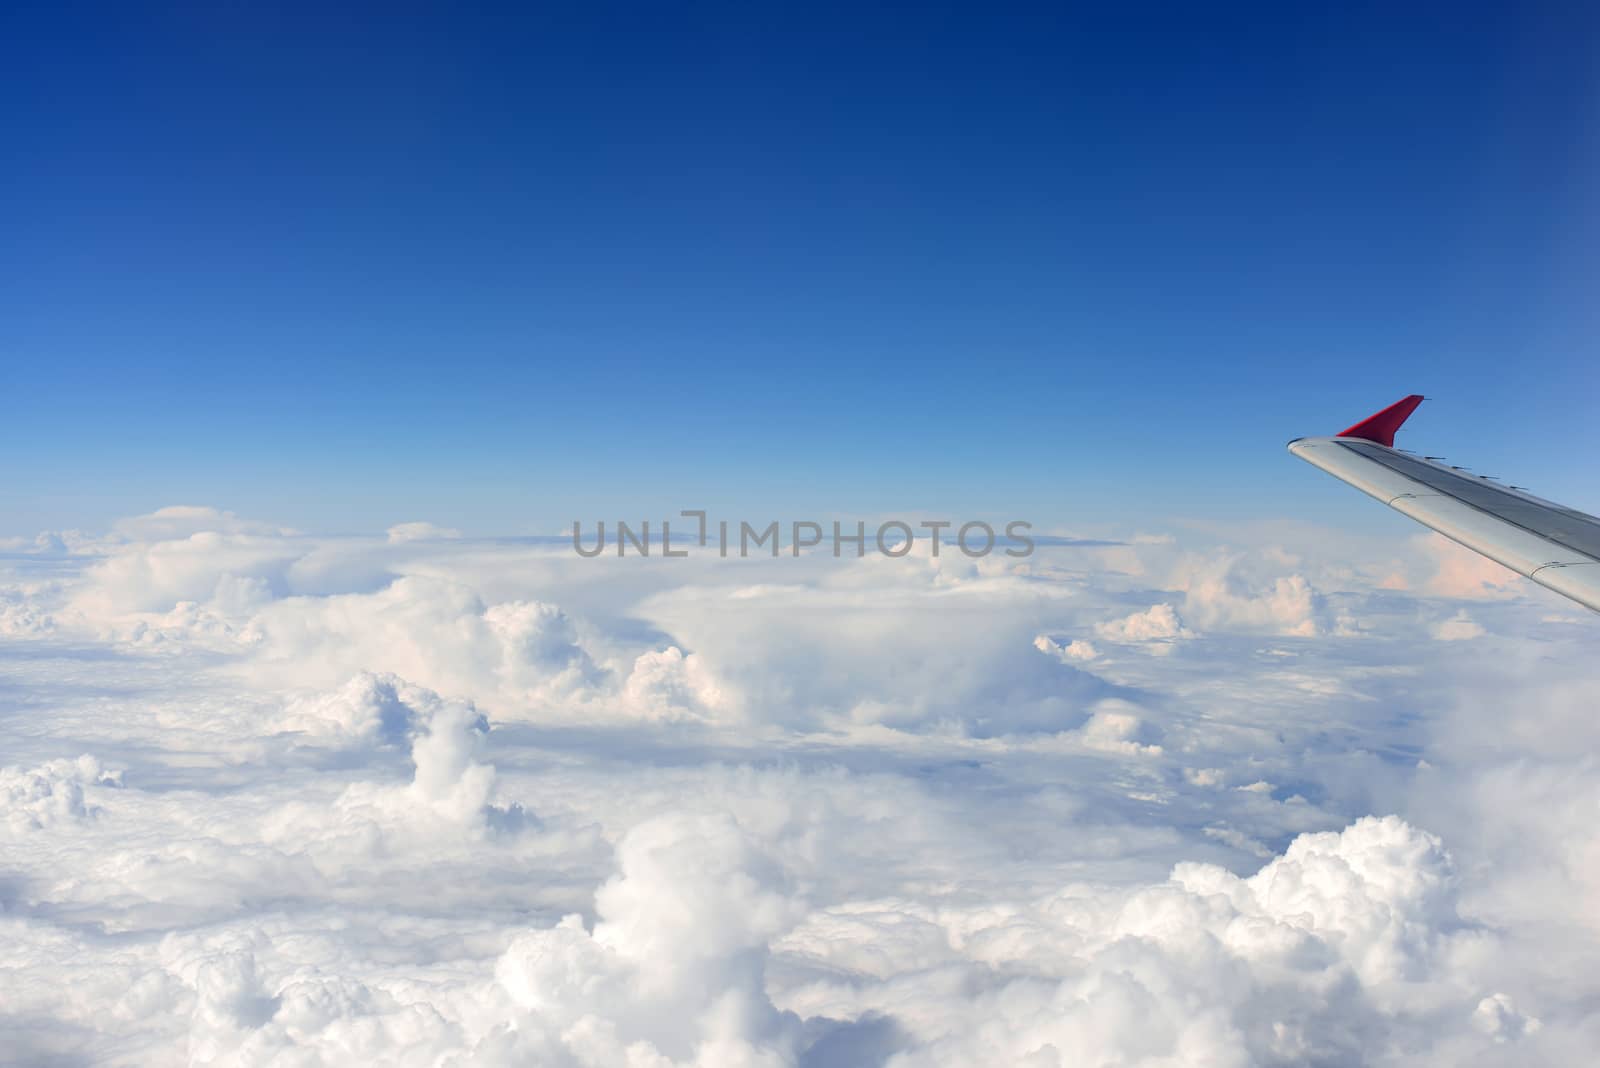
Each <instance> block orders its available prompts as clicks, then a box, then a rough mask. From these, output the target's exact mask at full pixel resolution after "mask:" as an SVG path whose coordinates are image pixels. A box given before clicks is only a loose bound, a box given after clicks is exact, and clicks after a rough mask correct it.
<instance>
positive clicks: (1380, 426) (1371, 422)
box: [1338, 393, 1423, 449]
mask: <svg viewBox="0 0 1600 1068" xmlns="http://www.w3.org/2000/svg"><path fill="white" fill-rule="evenodd" d="M1422 401H1423V397H1422V394H1420V393H1413V394H1411V395H1410V396H1408V397H1403V398H1401V399H1400V400H1397V401H1395V402H1394V403H1393V404H1391V405H1389V407H1387V408H1385V409H1384V410H1383V411H1381V412H1376V413H1374V414H1372V415H1369V416H1367V417H1366V418H1365V419H1363V420H1361V422H1359V423H1357V424H1356V425H1355V426H1352V427H1349V428H1347V429H1345V430H1341V431H1340V432H1339V434H1338V436H1339V437H1341V438H1363V439H1365V440H1367V441H1375V442H1377V443H1378V444H1379V445H1386V446H1388V447H1389V448H1391V449H1392V448H1394V432H1395V431H1396V430H1399V429H1400V426H1401V424H1402V423H1404V422H1405V421H1406V420H1407V419H1409V418H1411V413H1412V412H1414V411H1416V410H1417V405H1419V404H1421V403H1422Z"/></svg>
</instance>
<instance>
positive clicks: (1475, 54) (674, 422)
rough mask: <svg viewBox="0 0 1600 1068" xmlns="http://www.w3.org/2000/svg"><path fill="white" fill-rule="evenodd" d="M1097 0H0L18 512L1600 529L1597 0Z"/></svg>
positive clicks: (3, 281)
mask: <svg viewBox="0 0 1600 1068" xmlns="http://www.w3.org/2000/svg"><path fill="white" fill-rule="evenodd" d="M1107 6H1108V5H1095V6H1094V8H1092V9H1087V10H1085V11H1083V12H1080V13H1072V12H1066V13H1058V14H1054V15H1042V14H1002V15H998V16H997V15H994V14H990V13H986V14H984V15H982V16H981V17H980V16H979V15H978V14H977V7H976V6H974V7H972V8H970V9H968V10H966V11H961V10H957V9H954V8H924V9H919V10H916V11H907V12H904V13H899V14H888V13H878V14H863V13H862V12H859V11H850V10H836V11H824V10H822V9H820V8H816V7H812V6H798V5H797V6H791V7H788V8H786V9H783V10H776V9H763V10H752V9H751V8H750V7H748V6H743V5H741V6H737V7H727V8H718V7H709V6H678V5H652V6H649V7H647V6H645V5H630V6H628V7H625V8H624V7H618V8H610V9H607V10H606V12H605V13H594V12H589V13H583V14H580V13H578V12H577V11H576V10H575V8H574V10H571V11H566V12H563V13H560V14H541V15H515V14H510V13H489V12H487V11H485V9H482V8H479V9H477V10H475V11H472V12H467V11H464V10H458V9H456V8H455V7H454V6H452V5H443V4H441V5H437V6H434V7H427V8H424V7H412V6H407V5H402V6H400V7H397V8H393V9H391V8H388V7H384V8H381V9H380V8H377V7H373V8H370V9H369V10H370V11H372V12H376V11H379V10H383V11H384V12H385V14H384V16H383V17H381V18H380V17H377V16H376V15H372V14H368V15H360V14H356V13H354V12H351V13H346V14H329V13H327V12H326V11H323V10H321V9H319V8H318V7H317V6H315V5H301V6H298V7H297V9H296V10H284V9H283V5H267V4H257V3H227V4H213V3H195V4H192V5H173V6H162V5H152V6H149V7H146V6H143V5H137V6H136V5H108V6H106V7H99V8H97V7H82V6H76V5H55V6H48V7H47V6H45V5H39V6H37V7H36V8H35V9H33V10H30V11H19V10H15V9H11V10H8V11H7V12H6V13H5V14H4V15H0V79H3V90H4V91H3V93H0V109H3V110H0V123H3V133H0V137H3V141H0V143H3V145H4V157H3V166H0V213H3V214H0V233H3V237H0V366H3V370H4V378H3V387H4V388H3V393H0V533H6V534H13V533H29V532H32V531H34V530H37V529H40V528H43V527H62V526H98V525H102V524H103V523H104V522H105V521H106V520H107V519H109V518H110V517H113V516H116V515H120V514H128V513H132V512H141V511H148V510H150V509H152V508H155V507H158V506H161V505H164V504H173V503H190V504H214V505H217V506H220V507H225V508H230V509H233V510H235V511H239V512H241V513H246V514H250V515H253V516H261V517H264V518H271V519H276V520H279V521H283V522H288V523H293V524H296V525H300V526H303V527H307V528H311V529H325V530H352V529H373V528H381V527H382V526H384V525H386V524H388V523H391V522H396V521H401V520H408V519H419V518H426V519H431V520H434V521H437V522H441V523H445V524H450V525H456V526H461V527H464V528H466V529H468V530H472V531H482V532H503V533H516V532H523V531H527V530H533V529H539V530H554V529H556V527H557V525H559V524H561V523H565V522H568V521H570V520H571V519H572V518H573V517H575V516H578V515H582V516H584V517H585V518H589V517H594V516H609V515H614V514H616V513H622V514H624V515H630V516H632V515H645V514H651V513H653V512H655V511H658V510H660V509H665V508H674V509H675V508H677V507H688V506H692V505H696V504H701V505H706V506H709V507H712V508H714V509H735V510H739V511H742V512H744V513H746V514H749V515H750V517H751V518H759V517H761V516H764V515H766V514H768V513H770V514H772V516H773V517H788V516H800V517H804V515H805V514H807V513H811V512H826V511H830V510H831V511H859V512H874V513H881V512H887V511H895V510H906V509H910V510H933V509H938V510H944V511H947V512H972V513H978V512H988V513H1008V514H1014V515H1018V516H1022V517H1025V518H1029V519H1034V520H1036V521H1039V522H1041V523H1048V522H1059V523H1068V524H1071V523H1073V522H1074V521H1075V520H1082V521H1084V522H1086V523H1087V522H1093V523H1104V522H1108V521H1111V522H1115V521H1118V520H1121V519H1123V518H1126V519H1128V520H1137V519H1139V518H1141V517H1146V516H1156V515H1164V514H1166V515H1192V516H1209V517H1218V518H1221V517H1228V516H1234V515H1241V516H1265V515H1279V516H1281V515H1297V514H1299V515H1306V516H1309V517H1311V518H1317V519H1328V518H1337V517H1338V516H1339V515H1340V514H1341V513H1342V512H1345V511H1352V512H1353V511H1356V510H1358V506H1359V505H1360V504H1361V503H1362V502H1361V501H1360V500H1359V499H1358V498H1357V497H1355V496H1354V495H1352V494H1351V493H1350V491H1349V490H1347V489H1345V488H1344V487H1340V486H1338V485H1337V484H1335V483H1333V482H1332V480H1330V479H1327V478H1325V477H1324V476H1321V475H1319V474H1318V473H1317V472H1315V471H1312V470H1310V469H1309V468H1305V467H1304V466H1303V465H1300V464H1297V463H1295V462H1294V461H1293V460H1292V458H1290V457H1289V456H1288V455H1287V454H1286V453H1285V452H1284V451H1283V444H1284V442H1285V441H1287V440H1288V439H1289V438H1291V437H1294V436H1297V435H1300V434H1309V433H1319V432H1331V431H1334V430H1338V429H1340V428H1342V427H1343V426H1344V425H1346V424H1347V423H1349V422H1352V421H1354V420H1355V419H1356V418H1359V417H1361V416H1364V415H1366V414H1368V413H1369V412H1370V411H1372V410H1374V409H1376V408H1378V407H1381V406H1383V405H1386V404H1388V403H1389V402H1391V401H1393V400H1395V399H1396V398H1398V397H1400V396H1402V395H1403V394H1405V393H1408V392H1412V391H1420V392H1423V393H1427V394H1429V395H1430V396H1431V397H1433V398H1435V399H1434V400H1433V401H1432V402H1431V403H1430V404H1428V405H1424V407H1423V409H1422V410H1421V412H1419V414H1418V415H1417V416H1416V417H1415V418H1414V420H1413V426H1414V427H1417V428H1418V429H1416V430H1414V431H1412V434H1413V436H1412V437H1410V438H1409V439H1408V438H1407V437H1405V436H1402V440H1401V442H1400V444H1402V445H1405V444H1407V441H1408V440H1409V441H1410V442H1411V444H1413V445H1417V446H1426V447H1427V448H1428V449H1429V450H1430V451H1433V450H1443V451H1444V452H1446V453H1447V454H1448V455H1451V456H1459V457H1462V458H1463V459H1464V460H1465V462H1468V463H1471V464H1473V466H1474V467H1476V468H1478V469H1479V470H1488V471H1492V472H1498V473H1502V474H1505V475H1508V476H1512V477H1513V478H1515V479H1516V480H1519V481H1521V482H1523V483H1524V484H1528V485H1531V486H1533V487H1535V488H1536V489H1538V490H1541V491H1544V492H1548V493H1550V494H1552V495H1557V496H1561V495H1563V494H1564V495H1565V496H1566V497H1567V498H1568V499H1569V503H1572V504H1575V505H1579V506H1588V507H1590V508H1596V507H1600V479H1597V477H1596V476H1595V474H1594V473H1593V472H1594V470H1595V468H1594V465H1593V463H1592V458H1593V457H1595V456H1596V455H1597V454H1600V429H1597V423H1600V420H1596V418H1595V403H1594V402H1595V400H1596V396H1595V392H1596V391H1595V385H1596V379H1597V375H1596V372H1595V370H1594V365H1595V361H1596V356H1597V345H1596V339H1597V326H1600V322H1597V319H1600V316H1597V312H1596V303H1597V302H1596V294H1597V292H1600V288H1597V286H1600V270H1597V253H1596V249H1597V247H1600V245H1597V239H1600V63H1597V56H1600V8H1596V7H1595V5H1592V4H1589V5H1579V4H1574V5H1569V6H1567V7H1564V8H1561V7H1555V6H1542V5H1533V6H1531V7H1524V6H1521V5H1509V4H1507V5H1503V6H1500V7H1498V8H1490V9H1482V10H1478V9H1474V8H1472V7H1471V6H1470V5H1463V4H1455V5H1446V4H1440V5H1430V8H1431V10H1429V12H1428V13H1425V14H1418V13H1411V14H1405V13H1400V12H1398V11H1397V10H1396V8H1397V7H1398V5H1374V6H1371V7H1358V6H1348V5H1326V6H1325V10H1322V11H1320V12H1317V13H1307V12H1305V11H1295V10H1291V9H1293V8H1296V7H1298V6H1299V5H1282V4H1272V5H1263V6H1261V7H1227V8H1218V9H1206V10H1202V9H1200V8H1199V7H1193V8H1191V9H1190V10H1188V11H1187V12H1186V13H1181V14H1179V13H1174V12H1173V11H1171V10H1168V9H1166V8H1165V7H1158V6H1151V7H1147V8H1140V9H1130V10H1129V11H1128V12H1127V13H1126V14H1121V15H1119V14H1112V13H1109V12H1108V11H1107V10H1105V9H1106V7H1107ZM506 11H507V12H509V11H510V8H509V7H508V8H507V9H506ZM1423 435H1425V437H1424V436H1423ZM1379 512H1381V510H1373V513H1372V514H1373V516H1374V518H1376V516H1377V514H1378V513H1379Z"/></svg>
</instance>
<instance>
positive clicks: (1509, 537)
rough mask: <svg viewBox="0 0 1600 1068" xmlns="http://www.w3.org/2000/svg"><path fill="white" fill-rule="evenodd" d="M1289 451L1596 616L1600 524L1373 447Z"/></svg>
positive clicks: (1334, 445) (1343, 444) (1325, 445)
mask: <svg viewBox="0 0 1600 1068" xmlns="http://www.w3.org/2000/svg"><path fill="white" fill-rule="evenodd" d="M1289 451H1290V452H1292V453H1294V454H1295V455H1296V456H1298V457H1299V458H1300V459H1302V460H1305V461H1306V462H1307V463H1310V464H1312V465H1314V466H1316V467H1319V468H1321V469H1322V470H1324V471H1326V472H1328V474H1330V475H1332V476H1333V477H1335V478H1337V479H1339V480H1340V481H1342V482H1348V483H1349V484H1350V485H1352V486H1354V487H1356V488H1357V489H1359V490H1361V491H1362V492H1363V493H1366V494H1367V495H1369V496H1371V497H1375V498H1376V499H1378V500H1380V501H1382V502H1383V503H1384V504H1387V505H1389V506H1390V507H1391V508H1393V509H1395V510H1396V511H1397V512H1400V513H1402V514H1403V515H1407V516H1410V517H1411V518H1412V519H1415V520H1416V521H1417V522H1419V523H1422V524H1423V525H1424V526H1428V527H1431V528H1433V529H1434V530H1436V531H1438V532H1439V533H1440V534H1443V535H1444V536H1445V537H1447V538H1449V539H1451V540H1452V541H1456V542H1459V543H1460V544H1462V545H1465V546H1466V547H1467V548H1469V549H1472V550H1473V551H1475V552H1479V553H1482V554H1483V555H1484V556H1487V557H1489V558H1490V559H1491V560H1496V561H1498V562H1499V563H1502V564H1504V565H1505V566H1506V567H1509V568H1510V569H1511V570H1513V571H1515V572H1517V573H1518V574H1520V575H1525V576H1526V577H1528V578H1530V579H1532V580H1533V581H1535V582H1537V583H1539V584H1540V585H1541V586H1545V587H1548V588H1549V589H1552V590H1554V591H1555V592H1557V593H1560V594H1561V595H1563V596H1565V597H1570V598H1572V599H1573V600H1575V601H1577V602H1579V603H1580V604H1584V605H1587V606H1588V607H1589V608H1592V609H1595V610H1596V611H1600V520H1596V519H1595V518H1594V517H1593V516H1588V515H1585V514H1584V513H1582V512H1578V511H1575V510H1573V509H1571V508H1566V507H1563V506H1561V505H1558V504H1553V503H1552V502H1549V501H1543V500H1540V499H1539V498H1537V497H1534V496H1531V495H1530V494H1526V493H1520V492H1517V491H1514V490H1511V489H1509V488H1506V487H1502V486H1497V485H1494V484H1492V483H1489V482H1486V481H1484V480H1482V479H1477V478H1473V477H1472V476H1470V475H1463V474H1461V473H1459V472H1458V471H1456V470H1455V469H1453V468H1449V467H1445V466H1443V465H1441V464H1435V463H1432V462H1430V461H1427V460H1423V459H1421V458H1419V457H1415V456H1411V455H1409V454H1406V453H1402V452H1398V451H1397V450H1395V449H1391V448H1388V447H1387V446H1384V445H1381V444H1377V443H1375V442H1372V441H1370V440H1351V439H1349V438H1301V439H1300V440H1298V441H1293V442H1290V443H1289Z"/></svg>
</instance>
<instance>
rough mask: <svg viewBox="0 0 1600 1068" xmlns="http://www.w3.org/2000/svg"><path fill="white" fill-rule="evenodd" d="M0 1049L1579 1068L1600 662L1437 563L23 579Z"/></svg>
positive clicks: (1438, 551)
mask: <svg viewBox="0 0 1600 1068" xmlns="http://www.w3.org/2000/svg"><path fill="white" fill-rule="evenodd" d="M0 567H3V568H4V571H3V573H0V671H3V673H4V675H3V678H0V685H3V689H0V693H3V694H4V695H5V709H6V713H7V716H8V721H7V727H8V738H9V739H10V742H11V744H10V746H9V747H8V753H7V755H6V757H5V765H6V766H5V767H3V768H0V808H3V813H0V816H3V818H0V836H3V838H4V842H5V849H4V852H3V857H4V861H3V864H0V928H3V929H4V932H5V937H4V939H0V1048H5V1049H8V1050H11V1051H14V1054H13V1056H14V1059H16V1060H18V1061H20V1062H21V1063H39V1064H44V1063H96V1064H98V1063H105V1064H125V1063H138V1064H155V1065H160V1064H173V1065H178V1064H217V1065H296V1066H303V1065H348V1064H353V1063H371V1064H396V1065H429V1066H440V1065H464V1064H475V1065H476V1064H482V1065H496V1064H503V1065H525V1064H541V1065H545V1064H548V1065H571V1066H612V1065H626V1066H631V1068H666V1066H689V1065H695V1066H703V1068H735V1066H765V1065H773V1066H778V1065H783V1066H821V1065H842V1066H855V1065H860V1066H867V1065H874V1066H878V1065H882V1066H892V1068H909V1066H922V1065H929V1066H932V1065H986V1066H987V1065H994V1064H1007V1065H1010V1064H1016V1065H1029V1066H1034V1065H1038V1066H1043V1065H1052V1066H1054V1065H1079V1064H1107V1065H1112V1064H1115V1065H1149V1066H1156V1065H1162V1066H1172V1065H1301V1064H1324V1065H1344V1064H1383V1063H1396V1064H1398V1063H1406V1064H1439V1065H1459V1064H1507V1065H1511V1064H1527V1063H1554V1064H1581V1063H1586V1060H1585V1057H1586V1054H1587V1051H1590V1050H1592V1049H1593V1048H1595V1047H1596V1044H1597V1043H1600V1014H1597V1013H1596V1012H1595V1010H1594V1008H1593V1006H1594V1005H1595V1004H1597V1003H1600V1001H1597V997H1600V980H1597V979H1596V978H1595V976H1597V975H1600V968H1597V967H1596V966H1595V965H1596V963H1597V961H1600V954H1597V948H1600V947H1597V940H1600V914H1597V913H1596V912H1595V910H1594V909H1593V907H1592V904H1591V903H1592V902H1594V901H1596V900H1600V847H1597V846H1595V845H1594V842H1595V837H1594V834H1593V832H1592V830H1591V826H1590V825H1591V824H1592V816H1593V813H1594V811H1595V806H1596V805H1597V804H1600V793H1597V787H1596V786H1595V785H1594V784H1595V783H1596V782H1597V781H1600V780H1597V778H1596V776H1595V774H1594V771H1595V769H1594V767H1593V759H1592V757H1590V756H1589V755H1588V754H1591V753H1593V752H1595V751H1596V744H1597V743H1600V726H1596V724H1597V722H1600V719H1597V717H1596V716H1595V715H1594V714H1593V713H1594V710H1595V697H1596V696H1597V686H1596V683H1595V681H1594V679H1593V678H1592V675H1591V674H1590V673H1588V672H1587V671H1586V665H1587V664H1588V663H1589V661H1590V659H1591V658H1590V657H1589V655H1588V654H1589V651H1590V650H1591V649H1592V647H1593V643H1594V641H1595V639H1596V638H1597V637H1600V628H1597V626H1596V624H1595V621H1594V620H1593V619H1591V618H1589V617H1586V616H1585V617H1579V616H1577V615H1575V614H1574V613H1573V612H1571V611H1570V610H1568V609H1566V608H1565V606H1564V605H1563V604H1562V603H1560V602H1558V601H1554V600H1553V599H1552V598H1551V597H1550V596H1549V595H1547V594H1545V593H1544V591H1540V590H1532V589H1528V588H1526V586H1525V585H1517V584H1510V583H1507V582H1505V581H1503V578H1502V577H1501V576H1498V575H1492V574H1488V573H1486V572H1483V571H1482V570H1481V569H1474V568H1473V567H1470V566H1468V564H1467V563H1465V562H1463V561H1462V560H1460V559H1459V558H1458V557H1456V556H1455V555H1453V552H1452V550H1450V549H1449V548H1448V547H1441V546H1439V545H1438V544H1436V543H1434V542H1433V541H1431V540H1429V539H1414V540H1410V541H1406V540H1402V541H1399V542H1396V543H1393V544H1372V545H1367V544H1361V543H1352V542H1351V541H1350V540H1349V539H1347V538H1342V537H1340V536H1337V535H1334V534H1332V533H1329V532H1324V531H1319V530H1317V529H1315V528H1310V527H1305V526H1300V525H1291V524H1272V525H1262V526H1256V527H1241V528H1239V529H1236V530H1229V531H1216V530H1197V529H1192V528H1182V527H1179V528H1175V529H1174V530H1172V531H1167V532H1156V534H1154V535H1152V534H1148V533H1146V534H1139V533H1138V532H1129V535H1128V537H1126V538H1125V539H1122V540H1121V541H1120V542H1118V543H1113V544H1107V543H1104V542H1097V543H1094V544H1088V545H1042V546H1041V548H1040V549H1039V551H1038V552H1037V553H1036V554H1035V555H1034V556H1033V557H1031V558H1028V559H1022V560H1016V559H1005V560H985V561H982V562H975V561H971V560H966V559H964V558H939V559H934V558H932V557H931V556H929V555H927V554H926V552H925V551H923V552H918V553H915V554H913V555H912V556H909V557H907V558H905V559H902V560H886V559H872V558H868V559H865V560H859V561H857V560H843V561H835V560H833V559H831V558H826V557H810V556H807V557H802V558H800V559H793V558H789V557H785V558H782V559H780V560H776V561H773V560H747V561H746V560H741V561H716V560H708V559H693V558H691V559H689V560H684V561H673V562H672V564H671V565H670V566H660V565H659V564H658V562H656V561H637V560H622V561H618V560H615V559H595V560H583V559H579V558H577V557H576V556H574V555H573V554H571V553H570V552H566V551H564V550H563V549H561V548H560V547H558V546H547V545H541V544H519V543H511V542H479V541H473V540H471V539H464V538H461V537H459V536H457V535H456V534H455V532H453V531H448V530H443V529H440V528H436V527H432V526H430V525H428V524H420V523H411V524H401V525H399V526H397V527H394V528H392V529H391V530H389V531H387V532H385V533H382V534H378V535H375V536H373V537H370V538H316V537H309V536H305V535H301V534H298V533H296V532H293V531H288V530H283V529H280V528H278V527H276V526H273V525H272V524H269V523H261V522H256V521H252V520H246V519H240V518H239V517H236V516H233V515H229V514H226V513H221V512H217V511H215V510H212V509H205V508H175V509H164V510H163V511H161V512H158V513H155V514H153V515H150V516H144V517H138V518H135V519H130V520H128V521H125V522H122V523H119V524H117V526H116V527H115V528H114V529H113V530H112V531H110V532H108V533H106V534H104V535H84V534H81V533H77V532H68V533H51V534H45V535H41V536H40V537H39V538H38V539H30V540H29V541H27V542H26V543H19V544H18V545H16V546H12V547H11V551H9V552H8V553H7V554H6V555H5V556H4V558H3V560H0Z"/></svg>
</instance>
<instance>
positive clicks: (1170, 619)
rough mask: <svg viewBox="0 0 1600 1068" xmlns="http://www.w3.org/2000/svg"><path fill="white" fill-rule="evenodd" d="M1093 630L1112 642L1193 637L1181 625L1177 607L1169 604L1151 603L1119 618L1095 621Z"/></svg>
mask: <svg viewBox="0 0 1600 1068" xmlns="http://www.w3.org/2000/svg"><path fill="white" fill-rule="evenodd" d="M1094 632H1095V633H1096V634H1098V635H1099V636H1100V637H1102V638H1105V639H1107V640H1109V641H1114V642H1147V641H1163V640H1170V639H1173V638H1189V637H1193V635H1192V633H1191V632H1190V631H1189V628H1187V627H1185V626H1184V625H1183V620H1182V619H1181V618H1179V616H1178V611H1177V609H1175V608H1173V607H1172V606H1171V605H1170V604H1156V605H1151V606H1150V607H1149V608H1147V609H1145V610H1144V611H1143V612H1135V613H1133V614H1132V615H1130V616H1124V617H1123V618H1121V619H1114V620H1111V621H1109V622H1106V623H1096V624H1095V628H1094Z"/></svg>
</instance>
